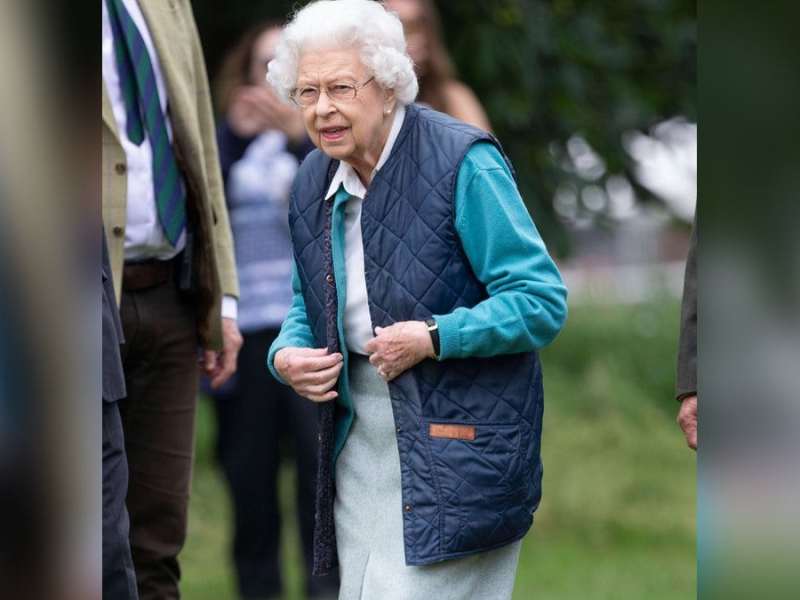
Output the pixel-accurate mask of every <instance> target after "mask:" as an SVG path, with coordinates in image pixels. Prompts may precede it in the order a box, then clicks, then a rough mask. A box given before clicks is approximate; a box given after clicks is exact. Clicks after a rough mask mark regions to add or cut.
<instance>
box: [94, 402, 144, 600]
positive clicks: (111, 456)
mask: <svg viewBox="0 0 800 600" xmlns="http://www.w3.org/2000/svg"><path fill="white" fill-rule="evenodd" d="M127 491H128V462H127V460H126V458H125V442H124V438H123V435H122V423H121V421H120V418H119V406H117V403H116V402H103V600H136V598H138V597H139V596H138V594H137V593H136V573H135V572H134V570H133V560H132V559H131V547H130V543H129V541H128V528H129V522H128V511H127V510H126V509H125V494H126V493H127Z"/></svg>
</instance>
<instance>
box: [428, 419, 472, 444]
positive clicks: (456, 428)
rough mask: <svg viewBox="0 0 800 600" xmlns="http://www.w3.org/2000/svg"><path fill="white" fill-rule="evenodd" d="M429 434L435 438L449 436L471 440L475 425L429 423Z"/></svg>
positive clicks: (452, 438) (454, 438)
mask: <svg viewBox="0 0 800 600" xmlns="http://www.w3.org/2000/svg"><path fill="white" fill-rule="evenodd" d="M430 436H431V437H435V438H449V439H451V440H469V441H472V440H474V439H475V426H474V425H445V424H443V423H431V426H430Z"/></svg>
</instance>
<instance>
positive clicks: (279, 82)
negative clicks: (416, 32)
mask: <svg viewBox="0 0 800 600" xmlns="http://www.w3.org/2000/svg"><path fill="white" fill-rule="evenodd" d="M312 47H313V48H329V47H334V48H358V49H359V51H360V54H361V62H362V63H363V64H364V66H365V67H366V68H367V69H368V70H369V71H370V72H371V74H372V76H374V77H375V80H376V81H377V82H378V83H379V84H380V85H381V86H382V87H383V88H384V89H387V90H394V94H395V97H396V98H397V100H398V102H400V103H401V104H404V105H406V104H411V103H412V102H413V101H414V99H415V98H416V97H417V93H418V92H419V84H418V83H417V76H416V74H415V73H414V63H413V62H412V61H411V58H409V56H408V52H407V51H406V39H405V36H404V35H403V25H402V23H400V19H398V18H397V16H396V15H395V14H394V13H391V12H388V11H387V10H386V9H385V8H384V6H383V4H382V3H381V2H376V1H375V0H317V1H316V2H311V3H310V4H308V5H307V6H305V7H304V8H302V9H300V10H299V11H298V12H296V13H295V15H294V17H293V18H292V20H291V21H290V22H289V24H288V25H286V27H284V29H283V33H282V35H281V39H280V41H279V42H278V46H277V48H276V50H275V58H274V59H273V60H271V61H270V63H269V66H268V71H267V81H268V82H269V83H270V85H272V87H273V88H274V89H275V91H276V92H277V94H278V95H279V96H281V97H282V98H284V99H287V100H288V99H289V96H290V94H291V93H292V90H294V88H295V86H296V85H297V66H298V63H299V61H300V55H301V54H302V52H303V50H305V49H306V48H312Z"/></svg>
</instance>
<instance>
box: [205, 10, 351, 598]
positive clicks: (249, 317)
mask: <svg viewBox="0 0 800 600" xmlns="http://www.w3.org/2000/svg"><path fill="white" fill-rule="evenodd" d="M279 37H280V25H279V24H278V23H263V24H261V25H258V26H257V27H255V28H253V29H252V30H251V31H250V32H249V33H247V34H246V35H244V36H243V38H242V40H241V41H240V42H239V44H238V45H237V46H236V47H235V48H234V49H233V50H232V51H231V52H230V54H229V55H228V56H227V58H226V59H225V60H224V62H223V65H222V69H221V72H220V75H219V77H218V78H217V81H216V84H217V85H216V96H217V104H218V109H219V114H220V115H221V116H220V119H219V127H218V142H219V154H220V161H221V163H222V173H223V177H224V179H225V187H226V196H227V202H228V212H229V214H230V220H231V229H232V231H233V239H234V245H235V250H236V264H237V270H238V273H239V284H240V298H239V309H238V310H239V327H240V329H241V331H242V335H243V336H244V345H243V347H242V350H241V352H240V354H239V367H238V371H237V376H236V378H235V380H234V381H232V382H231V384H230V385H229V386H227V387H226V388H225V389H223V390H221V391H220V392H219V393H214V394H213V396H214V399H215V405H216V412H217V418H218V453H219V459H220V462H221V465H222V468H223V471H224V472H225V476H226V479H227V481H228V484H229V485H230V491H231V495H232V500H233V512H234V541H233V560H234V565H235V569H236V575H237V580H238V584H239V591H240V594H241V596H242V597H243V598H278V597H280V594H281V588H282V583H281V569H280V561H279V547H280V525H281V518H280V513H279V501H278V472H279V465H280V462H281V455H282V453H283V452H282V451H284V450H286V449H287V448H291V452H292V453H293V456H294V458H295V463H296V465H297V508H298V515H299V521H300V537H301V541H302V546H303V551H304V556H305V558H306V564H307V569H306V582H307V586H306V587H307V593H308V596H309V597H310V598H335V597H336V593H337V590H338V581H337V577H336V576H335V575H334V576H329V577H325V578H321V577H312V576H311V556H312V544H313V539H312V538H313V521H314V490H315V485H316V483H315V479H316V453H317V438H316V411H315V409H314V406H313V405H311V404H310V403H309V402H306V401H304V400H303V399H301V398H299V397H298V396H297V395H296V394H294V392H293V391H292V390H291V389H290V388H287V387H286V386H283V385H280V384H278V383H277V382H276V381H275V380H274V379H273V378H272V377H271V376H270V375H269V373H268V372H267V370H266V369H265V368H264V359H265V349H266V348H268V347H269V346H270V344H271V343H272V341H273V340H274V338H275V337H276V336H277V334H278V331H279V329H280V326H281V323H282V322H283V320H284V318H285V317H286V313H287V311H288V309H289V305H290V303H291V299H292V290H291V285H290V282H291V268H292V267H291V265H292V247H291V240H290V237H289V226H288V220H287V214H288V201H289V190H290V188H291V185H292V183H293V181H294V177H295V174H296V172H297V168H298V165H299V163H300V161H301V160H302V159H303V157H304V156H305V154H306V153H307V152H308V151H309V150H310V149H312V148H313V144H311V142H310V141H309V140H308V137H307V135H306V133H305V128H304V126H303V122H302V119H301V117H300V115H299V114H298V113H297V110H296V109H295V108H294V107H292V106H291V105H289V104H286V103H284V102H282V101H281V100H279V99H278V97H277V96H276V95H275V94H274V93H273V92H272V90H271V89H270V88H269V87H268V86H267V85H266V79H265V78H266V72H267V63H268V62H269V61H270V60H271V59H272V58H273V54H274V50H275V46H276V44H277V42H278V39H279ZM287 438H288V439H287ZM287 441H288V442H289V443H290V444H289V445H286V444H285V442H287Z"/></svg>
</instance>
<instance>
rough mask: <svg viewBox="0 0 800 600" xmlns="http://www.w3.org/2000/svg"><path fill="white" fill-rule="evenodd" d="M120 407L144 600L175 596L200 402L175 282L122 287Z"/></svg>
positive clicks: (190, 321) (190, 326) (192, 342)
mask: <svg viewBox="0 0 800 600" xmlns="http://www.w3.org/2000/svg"><path fill="white" fill-rule="evenodd" d="M120 315H121V317H122V327H123V331H124V334H125V344H124V345H123V346H122V362H123V367H124V369H125V384H126V386H127V389H128V397H127V399H125V400H123V401H122V402H121V403H120V410H121V416H122V425H123V429H124V433H125V447H126V451H127V454H128V468H129V472H130V481H129V485H128V512H129V513H130V538H131V550H132V553H133V562H134V566H135V568H136V580H137V583H138V588H139V597H140V599H141V600H156V599H158V600H170V599H173V598H179V597H180V592H179V590H178V580H179V579H180V567H179V565H178V558H177V557H178V553H179V552H180V550H181V548H182V547H183V543H184V540H185V538H186V522H187V511H188V505H189V488H190V482H191V475H192V461H193V452H194V428H195V408H196V401H197V400H196V397H197V381H198V367H197V326H196V322H195V315H194V310H193V307H192V305H191V303H188V302H186V301H185V300H184V299H183V298H182V297H181V296H180V295H179V293H178V291H177V289H176V286H175V283H174V282H173V280H172V278H170V280H169V281H168V282H165V283H161V284H158V285H156V286H154V287H150V288H147V289H143V290H137V291H131V290H126V289H125V288H124V287H123V292H122V302H121V306H120Z"/></svg>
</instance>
